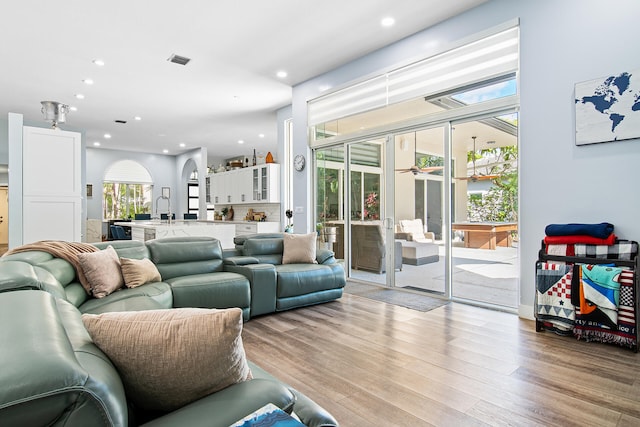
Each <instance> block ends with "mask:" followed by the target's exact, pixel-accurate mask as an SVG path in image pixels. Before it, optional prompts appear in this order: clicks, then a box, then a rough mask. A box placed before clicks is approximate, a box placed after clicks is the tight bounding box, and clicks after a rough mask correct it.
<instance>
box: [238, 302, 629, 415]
mask: <svg viewBox="0 0 640 427" xmlns="http://www.w3.org/2000/svg"><path fill="white" fill-rule="evenodd" d="M243 340H244V345H245V349H246V352H247V356H248V357H249V358H250V359H251V360H253V361H254V362H257V364H258V365H260V366H262V367H263V368H265V369H266V370H268V371H269V372H271V373H272V374H274V375H276V376H277V377H279V378H280V379H281V380H283V381H285V382H288V383H289V384H290V385H291V386H293V387H295V388H297V389H299V390H300V391H302V392H304V393H305V394H307V395H309V396H310V397H311V398H313V399H314V400H316V401H317V402H318V403H319V404H321V405H322V406H324V407H325V408H326V409H327V410H328V411H330V412H331V413H332V414H333V415H334V416H335V417H336V418H337V419H338V420H339V421H340V425H341V426H342V427H351V426H358V427H360V426H412V427H415V426H429V425H436V426H477V425H496V426H506V425H510V426H533V425H544V426H574V425H575V426H640V354H638V353H634V352H633V351H631V350H629V349H624V348H620V347H617V346H613V345H606V344H600V343H586V342H584V341H577V340H576V339H574V338H567V337H560V336H557V335H554V334H552V333H549V332H542V333H539V332H538V333H537V332H535V327H534V323H533V322H532V321H528V320H523V319H519V318H518V317H517V316H516V315H513V314H508V313H503V312H498V311H492V310H487V309H482V308H477V307H472V306H468V305H463V304H456V303H450V304H447V305H446V306H444V307H440V308H437V309H435V310H432V311H430V312H426V313H424V312H419V311H414V310H409V309H406V308H403V307H399V306H394V305H389V304H385V303H382V302H377V301H372V300H369V299H366V298H363V297H359V296H354V295H349V294H345V295H344V297H342V298H341V299H340V300H338V301H335V302H331V303H327V304H320V305H317V306H313V307H308V308H302V309H297V310H292V311H287V312H283V313H278V314H272V315H267V316H262V317H258V318H256V319H252V320H251V321H249V322H247V323H246V324H245V326H244V332H243Z"/></svg>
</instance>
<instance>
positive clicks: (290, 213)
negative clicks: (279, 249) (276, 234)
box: [284, 209, 293, 233]
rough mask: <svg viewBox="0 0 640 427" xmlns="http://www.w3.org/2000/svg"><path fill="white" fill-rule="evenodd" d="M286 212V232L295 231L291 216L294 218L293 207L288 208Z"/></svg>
mask: <svg viewBox="0 0 640 427" xmlns="http://www.w3.org/2000/svg"><path fill="white" fill-rule="evenodd" d="M284 214H285V216H286V217H287V225H285V227H284V232H285V233H293V223H292V222H291V218H293V211H292V210H291V209H287V210H286V211H285V213H284Z"/></svg>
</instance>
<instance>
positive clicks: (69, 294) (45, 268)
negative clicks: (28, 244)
mask: <svg viewBox="0 0 640 427" xmlns="http://www.w3.org/2000/svg"><path fill="white" fill-rule="evenodd" d="M2 262H3V266H2V270H3V274H5V275H6V274H8V275H12V274H14V272H12V270H15V269H16V268H17V264H15V262H23V263H27V264H30V265H31V266H32V267H33V273H32V274H33V275H35V277H40V278H41V279H38V280H42V283H41V286H40V287H39V288H34V289H43V290H46V291H47V292H51V293H53V294H54V295H55V296H57V297H59V298H66V299H67V300H68V301H69V302H71V303H72V304H73V305H75V306H76V307H78V306H80V305H81V304H82V303H84V302H85V301H86V300H87V299H88V298H89V295H87V292H86V291H85V290H84V288H83V287H82V285H81V284H80V282H78V278H77V277H76V271H75V269H74V268H73V265H71V264H70V263H69V262H67V261H65V260H63V259H62V258H56V257H54V256H53V255H51V254H50V253H47V252H44V251H26V252H18V253H14V254H10V255H7V256H4V257H2ZM5 262H13V263H14V264H13V266H12V267H9V266H7V265H6V264H4V263H5ZM45 273H48V274H49V275H50V276H51V277H47V274H45ZM30 277H31V276H30V275H24V276H22V277H21V278H18V276H16V280H18V282H19V285H20V286H19V287H23V288H28V287H29V286H30V285H29V284H28V283H27V284H26V285H25V282H30V281H31V279H30ZM51 279H53V280H51ZM54 282H57V286H53V283H54ZM34 283H35V282H34ZM23 285H25V286H23ZM58 287H59V288H60V291H58V290H57V289H55V288H58ZM16 288H17V287H16Z"/></svg>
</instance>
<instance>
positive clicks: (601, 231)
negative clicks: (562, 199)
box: [544, 222, 613, 239]
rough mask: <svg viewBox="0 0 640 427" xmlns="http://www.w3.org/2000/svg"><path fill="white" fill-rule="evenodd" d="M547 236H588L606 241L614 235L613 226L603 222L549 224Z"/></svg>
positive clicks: (545, 231)
mask: <svg viewBox="0 0 640 427" xmlns="http://www.w3.org/2000/svg"><path fill="white" fill-rule="evenodd" d="M544 233H545V234H546V235H547V236H574V235H586V236H592V237H598V238H600V239H606V238H607V237H609V235H610V234H611V233H613V224H610V223H608V222H602V223H600V224H549V225H547V227H546V228H545V229H544Z"/></svg>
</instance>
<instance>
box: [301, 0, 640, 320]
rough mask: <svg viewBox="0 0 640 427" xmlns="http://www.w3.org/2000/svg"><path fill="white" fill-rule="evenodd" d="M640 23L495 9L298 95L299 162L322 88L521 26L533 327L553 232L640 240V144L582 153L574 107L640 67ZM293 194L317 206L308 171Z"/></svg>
mask: <svg viewBox="0 0 640 427" xmlns="http://www.w3.org/2000/svg"><path fill="white" fill-rule="evenodd" d="M638 16H640V2H637V1H634V0H611V1H609V2H606V3H605V2H602V1H599V0H563V1H561V2H560V1H554V0H537V1H535V2H533V1H513V0H493V1H490V2H488V3H485V4H483V5H481V6H479V7H477V8H475V9H473V10H471V11H469V12H467V13H464V14H461V15H459V16H457V17H455V18H453V19H451V20H449V21H446V22H444V23H442V24H439V25H437V26H434V27H432V28H429V29H427V30H425V31H423V32H421V33H418V34H416V35H414V36H411V37H408V38H407V39H404V40H402V41H400V42H398V43H396V44H394V45H391V46H389V47H386V48H384V49H381V50H379V51H376V52H373V53H371V54H369V55H366V56H364V57H362V58H360V59H358V60H356V61H353V62H352V63H350V64H347V65H345V66H343V67H341V68H338V69H336V70H333V71H331V72H329V73H326V74H324V75H322V76H319V77H317V78H314V79H311V80H309V81H307V82H305V83H302V84H300V85H298V86H296V87H295V88H294V90H293V103H292V110H293V119H294V153H296V154H297V153H305V154H308V149H307V134H306V132H307V129H306V123H307V115H306V101H307V100H309V99H312V98H314V97H317V96H319V95H320V94H321V93H322V92H321V89H320V88H321V87H322V86H329V87H333V88H335V87H339V86H344V85H346V84H348V83H349V82H353V81H356V80H362V79H363V78H365V77H367V76H370V75H374V74H378V73H380V72H381V71H384V70H386V69H389V68H395V66H397V65H400V64H403V63H406V62H409V61H410V60H411V59H415V58H419V57H427V56H430V55H432V54H435V53H438V52H440V51H442V50H445V49H446V48H447V47H448V46H450V45H451V43H455V42H459V41H461V40H463V39H465V38H467V37H470V36H472V35H474V34H476V33H478V32H481V31H484V30H487V29H489V28H491V27H494V26H497V25H500V24H502V23H504V22H507V21H510V20H513V19H519V20H520V29H521V39H520V40H521V52H520V58H521V59H520V62H521V68H520V96H521V98H520V105H521V114H520V141H519V142H520V156H519V157H520V248H521V249H520V260H521V266H520V276H521V284H520V287H521V296H520V314H521V315H522V316H524V317H529V318H532V317H533V301H534V293H535V284H534V262H535V260H536V258H537V252H538V249H539V247H540V240H541V239H542V238H543V237H544V227H545V225H547V224H549V223H567V222H584V223H595V222H602V221H608V222H611V223H613V224H614V225H615V227H616V234H618V235H619V236H620V237H622V238H627V239H633V240H638V239H640V222H638V221H637V216H638V210H639V209H640V202H639V201H638V198H637V196H636V195H635V192H634V191H633V185H634V183H635V182H637V181H638V178H639V175H640V168H638V166H637V165H638V164H640V141H638V140H631V141H621V142H615V143H606V144H599V145H590V146H581V147H577V146H575V143H574V129H575V124H574V101H573V98H574V94H573V91H574V84H575V83H577V82H581V81H585V80H591V79H595V78H599V77H604V76H607V75H611V74H615V73H620V72H623V71H629V70H632V69H637V68H638V67H639V66H640V50H638V49H637V46H636V45H637V24H638V23H637V18H638ZM294 187H295V191H294V205H296V206H297V205H300V204H304V206H310V203H309V199H310V195H309V191H308V189H309V188H310V174H309V171H308V169H307V172H305V173H304V174H296V176H295V177H294ZM630 190H631V191H630ZM299 226H300V227H303V230H304V228H306V229H309V224H308V223H307V224H303V223H302V222H301V221H296V231H298V230H299V228H298V227H299ZM305 226H306V227H305ZM303 230H300V231H303Z"/></svg>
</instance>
